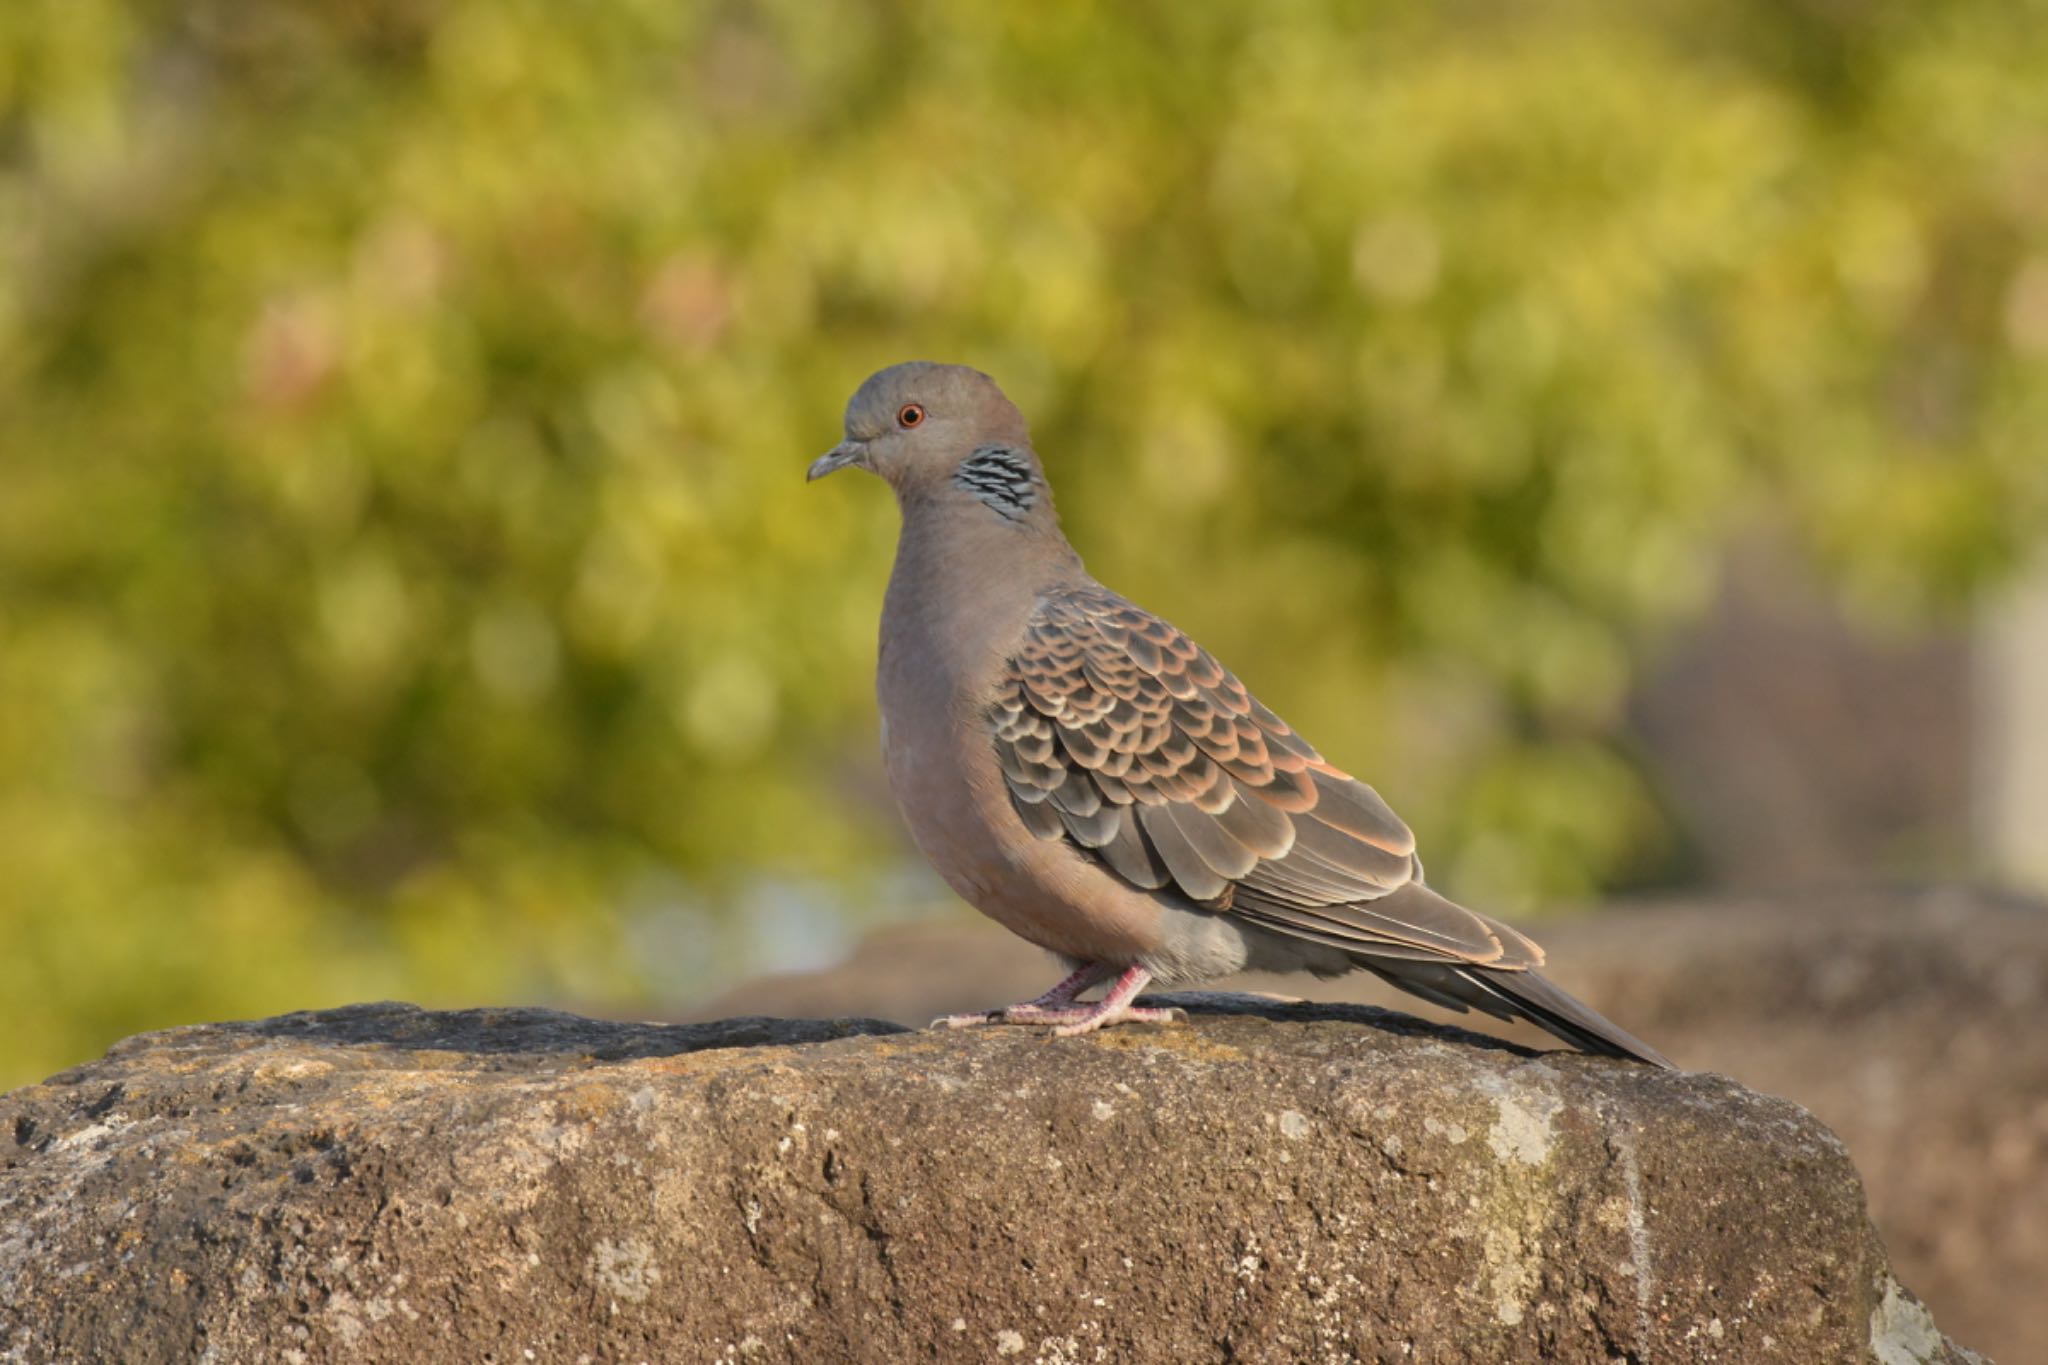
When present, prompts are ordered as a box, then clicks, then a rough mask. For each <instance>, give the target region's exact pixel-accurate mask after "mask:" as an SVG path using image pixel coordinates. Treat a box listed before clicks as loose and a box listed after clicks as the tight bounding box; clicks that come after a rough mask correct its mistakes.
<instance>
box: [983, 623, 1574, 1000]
mask: <svg viewBox="0 0 2048 1365" xmlns="http://www.w3.org/2000/svg"><path fill="white" fill-rule="evenodd" d="M990 719H991V724H992V729H993V732H994V741H995V747H996V758H997V761H998V762H999V763H1000V764H1001V767H1002V772H1003V778H1004V781H1005V782H1006V784H1007V785H1008V787H1009V794H1010V801H1011V804H1012V805H1014V806H1015V807H1016V810H1017V814H1018V815H1019V816H1020V817H1021V818H1022V819H1023V821H1024V824H1025V825H1026V826H1027V827H1028V828H1029V829H1030V830H1031V831H1032V833H1034V834H1035V835H1037V836H1038V837H1039V838H1041V839H1048V840H1060V841H1064V842H1066V843H1068V844H1070V845H1072V846H1073V847H1075V848H1076V849H1078V850H1079V851H1080V852H1081V853H1083V854H1084V855H1086V856H1088V857H1091V858H1093V859H1095V860H1096V861H1098V862H1100V863H1101V864H1102V865H1103V866H1105V867H1107V868H1108V869H1109V870H1111V871H1112V872H1114V873H1115V874H1116V875H1117V876H1119V877H1121V878H1122V879H1123V880H1124V881H1126V882H1129V883H1130V884H1131V885H1133V886H1137V887H1141V888H1143V889H1145V890H1149V891H1157V892H1160V893H1162V894H1178V895H1179V896H1181V897H1184V898H1186V899H1187V900H1189V901H1192V902H1194V903H1195V904H1197V905H1200V906H1203V907H1205V908H1208V909H1211V910H1216V911H1227V912H1229V913H1231V914H1236V915H1241V916H1244V917H1245V918H1247V919H1249V920H1251V921H1253V922H1255V923H1258V924H1260V925H1263V926H1264V927H1266V928H1269V929H1272V930H1275V931H1277V932H1280V933H1285V934H1290V935H1293V936H1295V937H1298V938H1303V939H1309V940H1313V941H1316V942H1319V943H1326V944H1328V945H1330V946H1332V947H1336V948H1339V949H1342V950H1345V951H1348V952H1356V953H1360V954H1364V955H1367V956H1370V957H1375V958H1391V959H1404V960H1409V961H1421V962H1443V963H1454V964H1459V965H1473V966H1488V967H1498V968H1507V969H1514V968H1521V967H1529V966H1534V965H1536V964H1538V963H1540V962H1541V961H1542V960H1543V954H1542V950H1541V949H1539V948H1537V946H1536V945H1535V944H1534V943H1532V942H1530V941H1529V940H1528V939H1526V938H1524V937H1523V936H1522V935H1520V934H1518V933H1516V932H1515V931H1514V930H1512V929H1510V928H1508V927H1507V926H1506V925H1504V924H1501V923H1499V922H1498V921H1496V920H1492V919H1489V918H1487V917H1486V916H1484V915H1480V914H1477V913H1475V912H1473V911H1470V910H1466V909H1465V908H1463V907H1462V906H1458V905H1455V904H1453V903H1452V902H1450V901H1447V900H1445V899H1443V898H1442V897H1440V896H1435V895H1430V894H1426V893H1425V892H1424V888H1422V887H1421V886H1420V885H1419V884H1417V883H1419V880H1420V875H1421V864H1420V862H1418V861H1417V859H1416V857H1415V836H1414V835H1413V834H1411V833H1409V831H1408V827H1407V826H1406V825H1405V824H1403V823H1402V822H1401V819H1400V817H1399V816H1397V815H1395V814H1394V812H1393V811H1392V810H1391V809H1389V808H1388V806H1387V803H1386V802H1384V801H1382V800H1381V799H1380V796H1379V793H1378V792H1375V791H1374V790H1373V789H1372V788H1371V787H1368V786H1366V785H1365V784H1364V783H1363V782H1360V781H1358V780H1357V779H1356V778H1354V777H1352V776H1351V775H1350V774H1348V773H1346V772H1344V771H1343V770H1341V769H1339V768H1337V767H1336V766H1334V765H1333V764H1331V763H1328V762H1326V761H1325V760H1324V759H1323V757H1322V755H1320V754H1318V753H1317V752H1316V751H1315V749H1314V748H1312V747H1311V746H1310V745H1309V744H1308V743H1307V741H1305V740H1303V739H1302V738H1301V736H1299V735H1297V734H1295V733H1294V731H1293V730H1291V729H1289V728H1288V726H1287V723H1286V722H1285V721H1283V720H1281V719H1280V717H1278V716H1276V715H1274V714H1273V713H1272V712H1271V711H1269V710H1267V709H1266V708H1265V707H1264V706H1262V705H1260V704H1259V701H1258V699H1257V698H1255V697H1253V696H1252V695H1251V694H1250V693H1249V692H1247V691H1246V690H1245V688H1244V685H1243V684H1242V683H1240V682H1238V680H1237V679H1236V678H1234V677H1232V676H1231V675H1230V673H1229V671H1228V670H1226V669H1225V668H1223V667H1222V665H1220V664H1218V663H1217V662H1216V660H1215V659H1214V658H1212V657H1210V655H1209V653H1208V651H1207V650H1204V649H1203V648H1202V647H1201V646H1199V645H1197V644H1196V643H1195V642H1194V641H1192V640H1190V639H1189V638H1188V637H1187V636H1185V635H1183V634H1182V633H1181V632H1180V631H1178V630H1176V629H1175V628H1174V627H1173V626H1171V625H1169V624H1167V623H1166V622H1165V621H1162V620H1160V619H1159V618H1158V617H1156V616H1153V615H1152V614H1151V613H1149V612H1146V611H1144V610H1143V609H1141V608H1139V607H1137V606H1134V605H1132V604H1131V603H1130V602H1127V601H1125V600H1124V599H1123V598H1121V597H1118V596H1117V595H1115V594H1114V593H1112V592H1109V591H1108V590H1107V589H1103V588H1099V587H1092V586H1090V587H1077V588H1068V589H1063V590H1060V591H1058V592H1055V593H1050V594H1048V595H1046V596H1045V597H1043V598H1041V599H1040V601H1039V604H1038V608H1037V610H1036V611H1035V612H1034V613H1033V615H1032V618H1031V621H1030V623H1029V625H1028V626H1027V627H1026V630H1025V634H1024V639H1023V642H1022V644H1021V645H1020V646H1019V647H1018V649H1017V651H1016V653H1015V654H1013V655H1012V656H1011V657H1010V659H1009V660H1008V664H1007V666H1006V668H1005V669H1004V671H1003V676H1002V680H1001V684H1000V687H999V690H998V691H997V693H996V695H995V698H994V700H993V702H992V704H991V713H990ZM1411 885H1412V886H1413V888H1414V890H1413V893H1411V894H1401V895H1395V894H1392V893H1396V892H1400V891H1402V890H1403V888H1407V887H1410V886H1411ZM1383 901H1384V903H1382V902H1383Z"/></svg>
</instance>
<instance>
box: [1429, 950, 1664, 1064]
mask: <svg viewBox="0 0 2048 1365" xmlns="http://www.w3.org/2000/svg"><path fill="white" fill-rule="evenodd" d="M1458 974H1459V975H1460V976H1462V977H1464V978H1465V980H1467V981H1469V982H1471V983H1472V984H1473V985H1475V986H1477V987H1479V988H1480V989H1481V990H1483V991H1485V992H1487V993H1488V994H1489V995H1492V996H1494V997H1495V998H1496V999H1498V1000H1500V1001H1502V1002H1503V1003H1505V1004H1506V1005H1508V1006H1509V1007H1510V1008H1511V1009H1513V1010H1514V1012H1515V1013H1516V1014H1519V1015H1520V1016H1522V1017H1523V1018H1524V1019H1527V1020H1528V1021H1529V1022H1530V1023H1532V1024H1535V1025H1536V1026H1537V1027H1538V1028H1542V1029H1547V1030H1549V1031H1550V1032H1551V1033H1554V1034H1556V1035H1557V1036H1558V1037H1560V1038H1562V1039H1564V1040H1565V1041H1566V1042H1567V1043H1570V1044H1571V1045H1572V1046H1573V1047H1576V1048H1578V1049H1580V1050H1581V1051H1583V1052H1591V1053H1594V1054H1596V1055H1598V1056H1602V1057H1624V1058H1628V1059H1630V1060H1633V1061H1638V1062H1648V1063H1649V1064H1650V1065H1651V1066H1661V1067H1664V1068H1666V1069H1667V1070H1675V1069H1676V1068H1674V1067H1672V1065H1671V1060H1670V1059H1669V1058H1668V1057H1666V1056H1665V1055H1664V1054H1663V1053H1661V1052H1659V1051H1657V1049H1655V1048H1653V1047H1651V1046H1650V1045H1649V1044H1648V1043H1646V1042H1644V1041H1643V1040H1642V1039H1640V1038H1638V1037H1636V1036H1635V1035H1634V1034H1632V1033H1629V1032H1628V1031H1627V1030H1625V1029H1622V1028H1619V1027H1617V1026H1616V1025H1615V1024H1613V1023H1611V1022H1609V1021H1608V1020H1606V1019H1604V1018H1602V1017H1601V1016H1600V1015H1599V1014H1598V1013H1596V1012H1595V1011H1594V1010H1593V1009H1592V1007H1590V1006H1588V1005H1586V1004H1585V1003H1583V1002H1582V1001H1579V1000H1576V999H1574V998H1573V997H1572V996H1570V995H1567V994H1566V993H1565V992H1563V991H1561V990H1559V989H1558V988H1557V987H1556V986H1555V985H1553V984H1551V982H1550V980H1549V979H1548V978H1547V977H1545V976H1544V975H1543V974H1542V973H1540V972H1534V971H1521V972H1498V971H1495V972H1490V971H1487V970H1486V969H1485V968H1483V967H1470V968H1466V969H1464V970H1462V971H1460V972H1459V973H1458Z"/></svg>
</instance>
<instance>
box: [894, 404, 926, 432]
mask: <svg viewBox="0 0 2048 1365" xmlns="http://www.w3.org/2000/svg"><path fill="white" fill-rule="evenodd" d="M923 420H924V409H923V408H921V407H919V406H918V405H917V404H915V403H905V404H904V405H903V406H902V408H901V409H899V410H898V411H897V413H896V425H897V426H899V427H914V426H916V425H917V424H918V423H919V422H922V421H923Z"/></svg>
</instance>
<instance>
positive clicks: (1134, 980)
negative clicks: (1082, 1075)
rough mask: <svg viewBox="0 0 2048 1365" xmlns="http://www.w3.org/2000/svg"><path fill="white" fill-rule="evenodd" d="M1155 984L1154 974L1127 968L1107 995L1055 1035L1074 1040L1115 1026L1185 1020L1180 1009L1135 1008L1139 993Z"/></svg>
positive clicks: (1185, 1016) (1057, 1029) (1063, 1025)
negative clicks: (1148, 985) (1153, 982)
mask: <svg viewBox="0 0 2048 1365" xmlns="http://www.w3.org/2000/svg"><path fill="white" fill-rule="evenodd" d="M1151 980H1152V973H1150V972H1148V971H1146V970H1145V969H1144V968H1143V967H1137V966H1132V967H1126V968H1125V969H1124V974H1123V975H1122V976H1119V977H1118V978H1117V979H1116V981H1115V983H1114V984H1112V985H1111V986H1110V988H1109V990H1108V992H1107V993H1106V994H1104V995H1103V997H1102V998H1101V999H1100V1000H1098V1001H1096V1002H1095V1003H1094V1004H1093V1005H1090V1006H1088V1007H1087V1008H1086V1009H1084V1010H1083V1011H1082V1012H1081V1013H1080V1014H1079V1015H1078V1016H1077V1017H1075V1018H1072V1019H1068V1020H1065V1021H1063V1022H1062V1023H1061V1024H1060V1026H1059V1027H1058V1028H1056V1029H1054V1030H1053V1033H1054V1034H1055V1035H1056V1036H1058V1037H1061V1038H1073V1037H1076V1036H1078V1035H1080V1034H1083V1033H1093V1032H1095V1030H1097V1029H1099V1028H1107V1027H1108V1026H1109V1025H1111V1024H1170V1023H1172V1022H1173V1021H1174V1020H1176V1019H1185V1018H1187V1014H1186V1013H1185V1012H1184V1011H1181V1010H1176V1009H1154V1008H1152V1007H1151V1006H1149V1005H1133V1004H1132V1003H1131V1002H1132V1001H1133V1000H1136V999H1137V998H1138V992H1139V991H1142V990H1144V989H1145V986H1146V984H1147V983H1148V982H1150V981H1151Z"/></svg>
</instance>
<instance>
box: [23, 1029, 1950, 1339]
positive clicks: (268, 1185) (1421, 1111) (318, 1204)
mask: <svg viewBox="0 0 2048 1365" xmlns="http://www.w3.org/2000/svg"><path fill="white" fill-rule="evenodd" d="M1182 1003H1187V1004H1189V1005H1190V1006H1191V1007H1192V1008H1193V1009H1194V1010H1195V1014H1194V1018H1193V1019H1192V1021H1191V1022H1190V1023H1188V1024H1187V1025H1184V1026H1179V1027H1167V1028H1160V1027H1149V1026H1133V1027H1125V1028H1120V1029H1116V1030H1112V1031H1109V1032H1106V1033H1102V1034H1097V1035H1093V1036H1090V1037H1085V1038H1078V1039H1065V1040H1060V1039H1052V1038H1048V1037H1046V1036H1044V1035H1042V1034H1039V1033H1036V1032H1027V1031H1021V1030H994V1031H986V1032H973V1033H950V1034H933V1033H911V1034H905V1033H899V1032H896V1031H894V1030H893V1028H892V1026H890V1025H887V1024H880V1023H877V1022H874V1021H866V1020H836V1021H825V1022H817V1021H812V1022H793V1023H781V1022H773V1021H765V1020H758V1019H755V1020H736V1021H726V1022H721V1023H717V1024H710V1025H701V1026H680V1027H678V1026H668V1027H664V1026H653V1025H625V1024H603V1023H597V1022H594V1021H590V1020H584V1019H578V1018H575V1017H573V1016H568V1015H562V1014H555V1013H551V1012H547V1011H538V1010H513V1011H484V1012H468V1013H461V1014H433V1013H427V1012H424V1011H420V1010H417V1009H414V1008H411V1007H409V1006H402V1005H371V1006H361V1007H357V1008H353V1009H347V1010H339V1011H333V1012H328V1013H321V1014H304V1015H292V1016H286V1017H284V1018H281V1019H273V1020H265V1021H260V1022H255V1023H247V1024H228V1025H217V1026H205V1027H197V1028H188V1029H178V1030H173V1031H171V1032H167V1033H161V1034H153V1035H148V1036H144V1037H141V1038H136V1039H132V1040H130V1041H128V1042H126V1043H123V1044H121V1045H120V1046H118V1047H116V1048H115V1049H114V1050H113V1051H112V1052H111V1053H110V1054H109V1055H108V1056H107V1057H106V1058H105V1059H104V1060H102V1061H99V1062H95V1063H93V1064H91V1065H88V1066H84V1067H80V1068H77V1069H75V1070H73V1071H69V1072H66V1073H64V1074H62V1075H59V1076H57V1077H54V1078H53V1079H52V1080H50V1081H49V1082H46V1083H45V1084H43V1085H40V1086H32V1087H28V1088H26V1089H24V1090H20V1091H16V1092H14V1093H13V1094H11V1095H8V1096H5V1097H4V1098H0V1360H7V1361H19V1362H41V1361H47V1360H123V1361H135V1362H147V1361H170V1360H180V1361H183V1360H193V1359H198V1360H215V1361H242V1360H266V1361H267V1360H308V1361H326V1360H335V1361H340V1360H347V1361H419V1360H457V1359H459V1360H473V1361H520V1360H537V1361H562V1362H569V1361H577V1360H589V1361H593V1362H595V1361H635V1360H645V1361H666V1360H690V1361H735V1362H736V1361H741V1360H757V1361H805V1362H813V1361H839V1360H848V1361H863V1360H873V1361H914V1360H992V1361H998V1362H1000V1361H1006V1360H1018V1361H1039V1362H1046V1363H1047V1365H1053V1363H1054V1362H1059V1363H1060V1365H1067V1363H1069V1362H1082V1361H1097V1360H1101V1361H1176V1362H1178V1361H1212V1360H1215V1361H1222V1360H1230V1361H1275V1362H1296V1361H1318V1360H1331V1361H1341V1360H1357V1359H1362V1360H1376V1361H1377V1360H1384V1361H1397V1360H1418V1361H1537V1360H1554V1361H1571V1362H1579V1361H1601V1360H1631V1361H1645V1362H1651V1361H1653V1362H1665V1363H1669V1362H1681V1361H1727V1362H1745V1363H1746V1362H1768V1361H1789V1362H1799V1365H1811V1363H1812V1362H1832V1361H1844V1362H1848V1361H1854V1362H1878V1363H1879V1365H1907V1362H1921V1363H1923V1365H1924V1363H1925V1362H1932V1361H1943V1362H1961V1361H1964V1360H1967V1359H1969V1358H1970V1357H1969V1356H1968V1354H1967V1353H1966V1352H1962V1351H1959V1350H1958V1349H1956V1348H1954V1347H1953V1346H1951V1345H1950V1344H1949V1343H1948V1342H1947V1341H1946V1340H1944V1339H1943V1338H1942V1336H1941V1335H1940V1333H1939V1332H1938V1331H1936V1330H1935V1327H1934V1324H1933V1322H1932V1320H1931V1319H1930V1318H1929V1316H1928V1315H1927V1313H1926V1311H1925V1310H1924V1309H1922V1308H1921V1307H1920V1305H1919V1304H1918V1302H1917V1301H1915V1300H1914V1299H1913V1298H1912V1297H1911V1296H1910V1295H1908V1294H1907V1293H1906V1292H1905V1291H1904V1290H1902V1289H1901V1288H1900V1287H1899V1285H1898V1283H1897V1281H1896V1280H1895V1279H1894V1278H1893V1277H1892V1274H1891V1272H1890V1269H1889V1267H1888V1265H1887V1263H1886V1260H1885V1255H1884V1251H1883V1249H1882V1247H1881V1246H1880V1245H1879V1242H1878V1238H1877V1235H1876V1233H1875V1231H1874V1230H1873V1229H1872V1227H1871V1225H1870V1223H1869V1221H1868V1219H1867V1218H1866V1216H1865V1214H1864V1209H1863V1198H1862V1191H1861V1188H1860V1186H1859V1184H1858V1181H1857V1177H1856V1174H1855V1171H1854V1170H1853V1169H1852V1167H1851V1166H1850V1163H1849V1160H1848V1158H1847V1156H1846V1154H1845V1153H1844V1151H1843V1150H1842V1148H1841V1145H1840V1144H1839V1143H1837V1142H1836V1141H1835V1140H1834V1138H1833V1137H1832V1136H1830V1135H1829V1134H1828V1132H1827V1131H1826V1130H1825V1129H1823V1128H1822V1127H1821V1126H1820V1125H1819V1124H1818V1123H1817V1122H1815V1121H1814V1120H1813V1119H1812V1117H1811V1116H1809V1115H1808V1114H1806V1113H1805V1112H1804V1111H1802V1110H1800V1109H1798V1108H1797V1107H1795V1106H1793V1105H1791V1104H1788V1103H1786V1102H1784V1101H1781V1100H1774V1099H1769V1098H1766V1097H1763V1096H1760V1095H1756V1094H1753V1093H1751V1092H1748V1091H1745V1090H1743V1089H1742V1088H1741V1087H1739V1086H1737V1085H1736V1084H1734V1083H1733V1082H1731V1081H1728V1080H1726V1079H1723V1078H1721V1077H1718V1076H1713V1075H1707V1074H1693V1075H1677V1074H1669V1073H1659V1072H1654V1071H1651V1070H1649V1069H1646V1068H1642V1067H1636V1066H1630V1065H1626V1064H1621V1063H1614V1062H1606V1061H1599V1060H1593V1059H1588V1058H1583V1057H1577V1056H1572V1055H1566V1054H1556V1053H1553V1054H1549V1055H1543V1056H1537V1055H1533V1054H1530V1053H1527V1052H1524V1051H1522V1050H1520V1049H1517V1048H1512V1047H1508V1046H1505V1045H1500V1044H1489V1043H1485V1042H1482V1041H1480V1040H1477V1039H1473V1038H1471V1037H1469V1036H1466V1035H1459V1034H1457V1033H1455V1032H1453V1031H1449V1030H1443V1029H1439V1028H1435V1027H1433V1026H1430V1025H1424V1024H1420V1023H1417V1022H1416V1021H1414V1020H1411V1019H1407V1018H1405V1017H1401V1016H1392V1015H1387V1014H1385V1013H1383V1012H1381V1011H1377V1010H1373V1009H1369V1008H1364V1007H1357V1006H1350V1007H1345V1006H1292V1007H1289V1006H1274V1005H1271V1004H1265V1003H1261V1002H1255V1001H1251V1000H1248V999H1245V998H1239V999H1237V1000H1234V1001H1219V1000H1218V998H1216V997H1206V998H1198V997H1186V998H1184V999H1183V1001H1182ZM1219 1004H1228V1005H1229V1006H1230V1008H1231V1009H1232V1010H1234V1011H1236V1012H1232V1013H1222V1012H1213V1011H1215V1010H1216V1008H1217V1006H1218V1005H1219Z"/></svg>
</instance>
